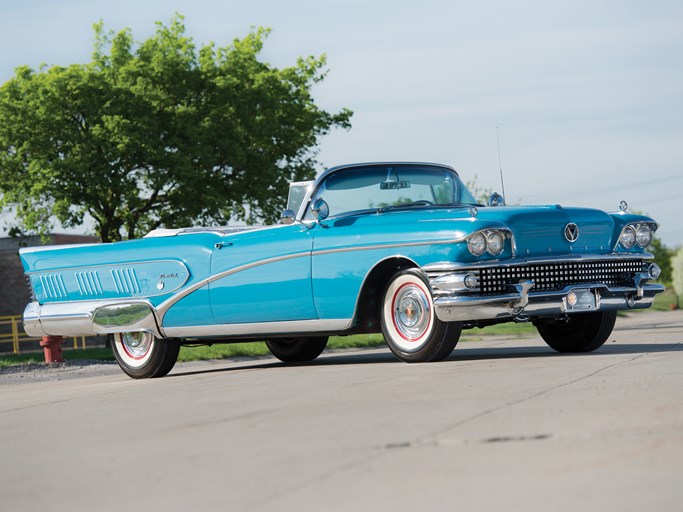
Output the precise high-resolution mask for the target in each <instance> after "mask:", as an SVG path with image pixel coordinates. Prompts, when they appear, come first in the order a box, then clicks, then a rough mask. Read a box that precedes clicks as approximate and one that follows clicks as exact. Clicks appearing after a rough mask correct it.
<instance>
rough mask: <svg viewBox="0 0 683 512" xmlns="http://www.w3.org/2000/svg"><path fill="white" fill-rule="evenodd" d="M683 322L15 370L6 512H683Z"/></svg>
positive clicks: (3, 491)
mask: <svg viewBox="0 0 683 512" xmlns="http://www.w3.org/2000/svg"><path fill="white" fill-rule="evenodd" d="M682 342H683V314H682V313H680V312H671V313H650V312H648V313H640V314H637V315H635V314H634V315H631V316H630V317H629V318H626V319H622V318H620V319H619V320H618V322H617V330H615V332H614V333H613V335H612V337H611V338H610V340H609V341H608V343H607V344H606V345H605V347H603V349H601V350H600V351H599V352H596V353H593V354H584V355H570V356H567V355H559V354H555V353H554V352H552V351H551V350H550V349H548V348H547V347H546V346H545V345H544V344H543V342H542V341H541V340H540V338H538V337H533V338H530V339H523V340H502V339H487V340H486V341H482V342H473V343H462V344H460V345H459V346H458V347H457V348H456V350H455V352H454V353H453V354H452V356H451V357H450V358H449V359H448V360H447V361H444V362H441V363H433V364H417V365H408V364H405V363H401V362H399V361H397V360H396V359H395V358H394V357H393V356H392V355H391V354H390V353H389V352H388V350H386V349H377V350H366V351H349V352H336V353H325V354H324V355H323V356H322V357H321V358H320V359H319V360H318V361H317V362H316V363H314V364H312V365H307V366H299V367H296V366H286V365H283V364H280V363H278V362H276V361H275V360H273V359H262V360H255V361H254V360H252V361H239V362H234V361H233V362H229V361H221V362H203V363H192V364H184V365H179V366H177V367H176V369H174V371H173V372H172V373H171V374H170V375H169V376H168V377H166V378H164V379H156V380H148V381H134V380H131V379H129V378H127V377H126V376H124V375H123V373H121V372H119V371H118V369H116V368H115V367H111V366H107V365H105V366H96V367H91V368H89V367H86V368H64V369H61V370H49V371H45V370H43V371H39V372H38V373H36V372H33V373H30V372H29V373H28V374H16V373H15V374H9V373H4V374H0V436H1V437H0V457H1V462H0V497H1V498H0V500H1V501H0V503H2V509H3V510H8V511H9V510H17V511H22V512H24V511H33V510H35V511H38V510H41V511H49V510H65V511H67V510H68V511H81V510H82V511H86V510H87V511H92V510H98V511H106V510H119V509H122V508H123V509H127V510H162V509H166V510H188V509H190V510H219V509H220V510H235V511H266V510H268V511H270V510H273V511H275V510H278V511H282V510H315V511H319V510H325V511H328V510H332V511H336V510H340V511H341V510H344V511H348V510H356V511H357V510H373V511H376V510H406V511H409V510H410V511H412V510H430V511H431V510H506V511H511V510H524V511H529V510H553V511H564V510H567V511H569V510H572V511H576V510H598V509H600V510H614V511H629V510H633V511H639V512H641V511H643V510H657V511H660V510H664V511H666V510H671V511H674V510H681V507H682V506H683V505H682V504H683V487H682V486H681V480H682V478H683V343H682Z"/></svg>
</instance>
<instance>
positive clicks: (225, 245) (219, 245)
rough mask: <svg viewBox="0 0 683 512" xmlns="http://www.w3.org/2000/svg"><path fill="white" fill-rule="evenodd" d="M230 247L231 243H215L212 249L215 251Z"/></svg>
mask: <svg viewBox="0 0 683 512" xmlns="http://www.w3.org/2000/svg"><path fill="white" fill-rule="evenodd" d="M231 245H232V242H217V243H216V244H215V245H214V247H215V248H216V249H222V248H223V247H230V246H231Z"/></svg>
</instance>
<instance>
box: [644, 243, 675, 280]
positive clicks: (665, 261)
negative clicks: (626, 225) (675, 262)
mask: <svg viewBox="0 0 683 512" xmlns="http://www.w3.org/2000/svg"><path fill="white" fill-rule="evenodd" d="M648 251H650V252H651V253H652V254H654V255H655V263H656V264H657V265H659V268H660V269H662V273H661V275H660V276H659V280H660V281H661V282H662V283H664V284H665V285H668V284H670V283H671V279H672V267H671V257H672V256H673V255H674V253H675V251H673V250H672V249H669V248H668V247H666V246H665V245H664V244H663V243H662V241H661V240H660V239H659V238H657V237H656V236H655V237H653V238H652V245H651V246H650V247H649V248H648Z"/></svg>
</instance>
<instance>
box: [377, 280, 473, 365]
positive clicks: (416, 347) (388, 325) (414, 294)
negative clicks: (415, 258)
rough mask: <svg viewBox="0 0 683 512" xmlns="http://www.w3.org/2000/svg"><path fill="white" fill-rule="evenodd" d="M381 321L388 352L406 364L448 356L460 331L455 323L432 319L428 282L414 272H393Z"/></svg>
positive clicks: (386, 290) (383, 304)
mask: <svg viewBox="0 0 683 512" xmlns="http://www.w3.org/2000/svg"><path fill="white" fill-rule="evenodd" d="M381 322H382V334H383V335H384V339H385V340H386V342H387V345H389V348H390V349H391V351H392V352H393V353H394V354H396V356H398V357H399V358H400V359H401V360H403V361H406V362H409V363H414V362H427V361H440V360H442V359H444V358H446V357H448V356H449V355H450V353H451V352H452V351H453V349H454V348H455V345H456V344H457V343H458V339H459V338H460V332H461V330H462V326H461V325H460V324H459V323H457V322H442V321H441V320H439V319H438V318H437V317H436V315H435V314H434V306H433V304H432V294H431V290H430V288H429V283H428V281H427V279H426V278H425V277H424V275H423V274H422V273H420V272H419V271H417V270H414V269H410V270H404V271H401V272H399V273H397V274H396V275H394V277H392V279H391V280H390V281H389V283H388V284H387V287H386V288H385V290H384V294H383V296H382V314H381Z"/></svg>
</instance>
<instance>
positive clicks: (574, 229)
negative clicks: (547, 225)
mask: <svg viewBox="0 0 683 512" xmlns="http://www.w3.org/2000/svg"><path fill="white" fill-rule="evenodd" d="M564 237H565V238H566V239H567V240H568V241H569V242H576V240H577V239H578V238H579V226H577V225H576V224H574V223H573V222H570V223H569V224H567V225H566V226H565V227H564Z"/></svg>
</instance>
